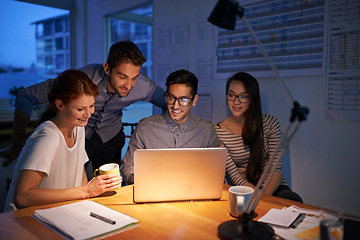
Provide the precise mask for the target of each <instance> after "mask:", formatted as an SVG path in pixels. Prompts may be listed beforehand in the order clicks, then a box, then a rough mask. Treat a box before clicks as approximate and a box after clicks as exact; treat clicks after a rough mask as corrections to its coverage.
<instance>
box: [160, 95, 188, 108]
mask: <svg viewBox="0 0 360 240" xmlns="http://www.w3.org/2000/svg"><path fill="white" fill-rule="evenodd" d="M164 98H165V102H166V103H167V104H169V105H172V104H175V101H178V103H179V105H180V106H182V107H187V106H189V105H190V104H191V102H192V100H193V99H191V98H177V97H175V96H173V95H165V96H164Z"/></svg>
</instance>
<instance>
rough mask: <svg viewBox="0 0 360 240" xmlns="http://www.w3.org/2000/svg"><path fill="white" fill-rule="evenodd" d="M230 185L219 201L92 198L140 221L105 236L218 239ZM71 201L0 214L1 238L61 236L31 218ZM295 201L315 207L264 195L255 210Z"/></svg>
mask: <svg viewBox="0 0 360 240" xmlns="http://www.w3.org/2000/svg"><path fill="white" fill-rule="evenodd" d="M228 188H229V186H227V185H224V190H223V194H222V198H221V199H220V200H219V201H199V202H179V203H153V204H134V203H133V186H132V185H130V186H126V187H122V188H120V189H118V190H117V191H116V193H115V192H112V194H107V195H108V196H101V197H97V198H93V199H92V200H94V201H96V202H99V203H101V204H104V205H106V206H108V207H110V208H113V209H115V210H117V211H119V212H122V213H124V214H127V215H129V216H131V217H133V218H136V219H138V220H139V223H138V224H137V225H136V226H135V227H133V228H130V229H127V230H126V231H122V232H120V233H117V234H116V235H113V236H109V237H108V238H107V239H191V240H193V239H206V240H209V239H218V237H217V227H218V226H219V224H220V223H222V222H224V221H228V220H233V219H234V218H232V217H231V216H230V215H229V201H228V200H229V194H228ZM71 202H74V201H70V202H63V203H58V204H49V205H43V206H37V207H29V208H25V209H20V210H16V211H14V212H6V213H2V214H0V236H1V239H62V238H61V236H60V235H58V234H56V233H55V232H53V231H51V230H50V229H48V228H47V227H45V226H44V225H42V224H41V223H39V222H37V221H36V220H34V219H33V218H32V217H30V215H31V214H33V213H34V210H36V209H43V208H49V207H55V206H59V205H63V204H67V203H71ZM293 204H296V205H297V206H299V207H306V208H309V209H314V208H316V207H313V206H310V205H306V204H301V203H297V202H296V203H295V202H293V201H289V200H286V199H281V198H277V197H272V196H263V197H262V199H261V200H260V202H259V204H258V206H257V208H256V209H255V212H256V213H257V214H258V216H257V217H256V218H255V220H256V219H258V218H259V217H261V216H263V215H264V214H265V213H266V212H267V211H268V210H269V209H271V208H279V209H280V208H283V207H284V206H291V205H293Z"/></svg>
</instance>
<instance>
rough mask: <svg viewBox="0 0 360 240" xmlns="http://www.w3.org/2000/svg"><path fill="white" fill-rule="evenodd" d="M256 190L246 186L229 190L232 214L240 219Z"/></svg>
mask: <svg viewBox="0 0 360 240" xmlns="http://www.w3.org/2000/svg"><path fill="white" fill-rule="evenodd" d="M253 193H254V189H252V188H251V187H246V186H233V187H230V188H229V202H230V214H231V216H233V217H238V216H239V215H240V214H241V213H243V212H244V210H245V207H246V205H247V204H248V202H249V200H250V198H251V195H252V194H253Z"/></svg>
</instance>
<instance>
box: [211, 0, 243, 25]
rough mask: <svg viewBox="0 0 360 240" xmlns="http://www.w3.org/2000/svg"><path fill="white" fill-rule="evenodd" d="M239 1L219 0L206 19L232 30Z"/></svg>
mask: <svg viewBox="0 0 360 240" xmlns="http://www.w3.org/2000/svg"><path fill="white" fill-rule="evenodd" d="M238 12H239V3H238V2H237V1H235V0H219V1H218V2H217V4H216V5H215V7H214V9H213V11H212V12H211V14H210V16H209V17H208V21H209V22H210V23H212V24H214V25H216V26H218V27H221V28H225V29H228V30H234V29H235V24H236V17H237V15H238Z"/></svg>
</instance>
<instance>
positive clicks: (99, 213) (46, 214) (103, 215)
mask: <svg viewBox="0 0 360 240" xmlns="http://www.w3.org/2000/svg"><path fill="white" fill-rule="evenodd" d="M91 213H93V214H94V213H95V215H93V216H96V217H93V216H92V214H91ZM33 217H34V218H35V219H36V220H38V221H39V222H41V223H43V224H44V225H46V226H47V227H49V228H50V229H52V230H54V231H55V232H57V233H59V234H60V235H62V236H63V237H65V238H67V239H75V240H76V239H89V238H93V237H97V236H101V235H104V234H108V233H112V232H114V231H117V230H119V229H122V228H124V227H126V226H128V225H131V224H133V223H137V222H138V220H136V219H134V218H132V217H130V216H127V215H125V214H123V213H120V212H118V211H115V210H113V209H111V208H108V207H106V206H104V205H102V204H99V203H96V202H94V201H90V200H84V201H79V202H75V203H71V204H66V205H62V206H59V207H53V208H48V209H41V210H35V213H34V215H33ZM104 220H106V221H104ZM110 220H111V221H110Z"/></svg>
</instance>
